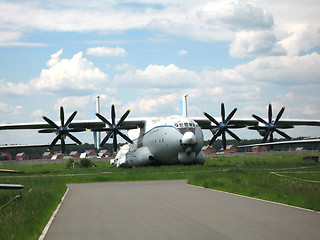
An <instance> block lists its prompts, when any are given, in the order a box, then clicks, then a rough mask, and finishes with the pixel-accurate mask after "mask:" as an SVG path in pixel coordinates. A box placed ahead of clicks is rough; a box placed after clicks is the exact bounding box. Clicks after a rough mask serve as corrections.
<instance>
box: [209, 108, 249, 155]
mask: <svg viewBox="0 0 320 240" xmlns="http://www.w3.org/2000/svg"><path fill="white" fill-rule="evenodd" d="M236 111H237V108H235V109H233V110H232V112H231V113H230V114H229V115H228V116H227V118H226V117H225V109H224V104H223V103H221V119H222V122H220V123H219V122H218V121H217V120H216V119H214V118H213V117H212V116H211V115H209V114H208V113H206V112H204V113H203V114H204V115H205V116H206V117H207V118H208V119H209V120H210V121H211V122H212V123H214V124H215V125H216V126H215V127H212V128H211V129H216V130H217V131H216V132H215V133H214V134H213V137H212V138H211V140H210V142H209V145H212V144H213V142H214V141H215V140H216V139H217V138H218V137H219V136H220V135H221V136H222V145H223V149H224V150H226V145H227V140H226V132H227V133H228V134H229V135H230V136H231V137H233V138H234V139H235V140H237V141H239V142H240V141H241V139H240V138H239V137H238V136H237V135H236V134H234V133H233V132H231V131H230V130H229V128H242V127H245V125H243V124H232V125H229V124H228V123H229V122H230V120H231V119H232V117H233V116H234V114H235V113H236Z"/></svg>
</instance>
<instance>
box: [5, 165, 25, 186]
mask: <svg viewBox="0 0 320 240" xmlns="http://www.w3.org/2000/svg"><path fill="white" fill-rule="evenodd" d="M0 172H5V173H20V172H19V171H15V170H9V169H0ZM23 188H24V186H23V185H20V184H0V189H10V190H16V189H23Z"/></svg>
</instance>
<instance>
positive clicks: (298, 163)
mask: <svg viewBox="0 0 320 240" xmlns="http://www.w3.org/2000/svg"><path fill="white" fill-rule="evenodd" d="M302 157H303V155H273V156H255V157H228V158H225V157H219V158H212V159H208V160H207V162H206V164H205V165H204V166H161V167H141V168H133V169H119V168H113V167H110V166H108V165H107V164H105V163H97V167H96V168H88V169H80V168H76V169H66V167H65V165H64V164H50V165H28V166H27V165H25V166H21V165H18V166H6V168H8V169H16V170H19V171H21V172H22V174H17V175H12V174H7V173H6V174H4V173H3V174H1V177H0V182H1V183H18V184H22V185H24V186H25V189H23V190H22V191H8V190H6V191H4V190H1V191H0V207H1V206H3V205H4V204H5V203H7V202H8V201H9V200H10V199H12V198H13V197H14V196H16V195H18V194H21V195H22V197H21V198H17V199H15V200H13V201H12V202H10V203H9V204H8V205H7V206H5V207H4V208H2V209H1V210H0V233H1V234H0V239H37V238H38V236H39V235H40V234H41V231H42V229H43V227H44V226H45V224H46V223H47V221H48V219H49V218H50V216H51V214H52V212H53V211H54V209H55V208H56V206H57V205H58V203H59V202H60V199H61V197H62V196H63V194H64V192H65V190H66V185H65V184H66V183H83V182H101V181H140V180H170V179H187V180H188V182H189V183H190V184H194V185H198V186H202V187H206V188H214V189H218V190H222V191H228V192H234V193H239V194H243V195H247V196H252V197H258V198H262V199H267V200H272V201H277V202H282V203H286V204H291V205H295V206H300V207H304V208H309V209H313V210H317V211H319V210H320V183H319V182H318V183H313V182H305V181H300V180H297V179H295V178H301V179H306V180H311V181H320V173H319V172H320V166H319V165H318V164H307V163H303V161H302ZM239 162H241V163H242V167H236V166H235V165H236V163H239ZM271 172H277V173H280V174H282V175H285V176H288V177H279V176H277V175H275V174H271ZM283 172H285V173H283ZM288 172H290V173H288Z"/></svg>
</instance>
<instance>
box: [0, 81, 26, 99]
mask: <svg viewBox="0 0 320 240" xmlns="http://www.w3.org/2000/svg"><path fill="white" fill-rule="evenodd" d="M0 94H1V95H8V96H9V95H20V96H28V95H31V94H32V93H31V89H30V87H29V85H28V84H25V83H13V82H7V81H6V80H5V79H1V80H0Z"/></svg>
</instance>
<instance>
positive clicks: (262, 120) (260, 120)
mask: <svg viewBox="0 0 320 240" xmlns="http://www.w3.org/2000/svg"><path fill="white" fill-rule="evenodd" d="M252 117H254V118H255V119H257V120H258V121H259V122H261V123H263V124H265V125H268V123H267V122H266V121H265V120H264V119H262V118H261V117H259V116H257V115H255V114H252Z"/></svg>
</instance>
